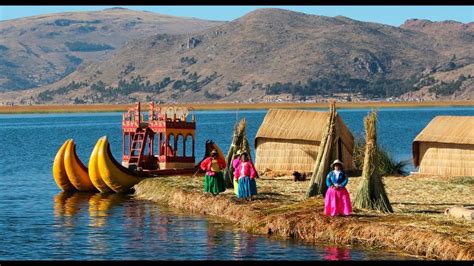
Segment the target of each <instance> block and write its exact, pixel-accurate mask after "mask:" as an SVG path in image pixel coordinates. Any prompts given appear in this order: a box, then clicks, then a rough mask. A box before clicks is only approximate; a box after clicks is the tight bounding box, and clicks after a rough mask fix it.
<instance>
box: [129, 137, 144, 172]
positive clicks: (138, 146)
mask: <svg viewBox="0 0 474 266" xmlns="http://www.w3.org/2000/svg"><path fill="white" fill-rule="evenodd" d="M145 137H146V131H137V132H136V133H135V135H134V136H133V139H132V146H131V148H130V153H129V154H130V159H129V160H128V162H129V163H136V165H137V166H140V165H141V159H142V156H143V151H144V150H145ZM135 152H137V154H135Z"/></svg>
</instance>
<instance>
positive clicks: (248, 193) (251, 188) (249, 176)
mask: <svg viewBox="0 0 474 266" xmlns="http://www.w3.org/2000/svg"><path fill="white" fill-rule="evenodd" d="M240 160H241V163H240V164H239V165H238V166H237V168H236V169H235V172H234V179H235V180H238V191H237V198H246V199H247V200H249V201H250V200H252V196H253V195H256V194H257V182H256V181H255V177H256V176H257V171H255V167H254V166H253V164H252V162H250V161H249V156H248V154H247V152H242V155H240Z"/></svg>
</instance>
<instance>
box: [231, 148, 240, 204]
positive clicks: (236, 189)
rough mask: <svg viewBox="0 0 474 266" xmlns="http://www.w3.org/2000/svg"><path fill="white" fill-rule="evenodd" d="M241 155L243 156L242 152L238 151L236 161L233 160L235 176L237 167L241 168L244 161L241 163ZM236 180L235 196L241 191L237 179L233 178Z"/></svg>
mask: <svg viewBox="0 0 474 266" xmlns="http://www.w3.org/2000/svg"><path fill="white" fill-rule="evenodd" d="M240 155H242V150H238V151H237V153H236V154H235V155H234V160H232V170H233V171H234V175H235V169H237V167H239V165H240V163H241V162H242V161H240ZM233 180H234V193H235V195H237V193H238V191H239V189H238V186H239V183H238V182H237V180H236V179H235V178H233Z"/></svg>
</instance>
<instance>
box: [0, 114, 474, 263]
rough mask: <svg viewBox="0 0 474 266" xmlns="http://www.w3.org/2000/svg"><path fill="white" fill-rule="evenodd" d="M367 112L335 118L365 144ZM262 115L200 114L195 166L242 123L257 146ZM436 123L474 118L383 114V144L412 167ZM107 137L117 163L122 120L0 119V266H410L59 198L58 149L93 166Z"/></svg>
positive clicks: (134, 204) (82, 197) (146, 206)
mask: <svg viewBox="0 0 474 266" xmlns="http://www.w3.org/2000/svg"><path fill="white" fill-rule="evenodd" d="M368 111H369V110H368V109H352V110H343V109H341V110H339V113H340V114H341V116H342V117H343V119H344V121H345V122H346V124H347V125H348V127H349V128H350V129H351V131H352V132H353V133H354V135H358V134H360V135H362V134H363V122H362V119H363V117H364V116H365V115H367V113H368ZM265 113H266V111H265V110H256V111H239V112H237V111H209V112H207V111H201V112H197V113H196V120H197V142H196V143H197V146H196V155H197V156H196V157H197V159H201V156H202V154H203V152H204V142H205V140H206V139H213V140H214V141H216V142H217V143H218V144H219V146H220V147H221V148H222V149H223V150H224V151H226V150H227V149H228V147H229V146H230V141H231V137H232V128H233V125H234V123H235V122H236V119H237V118H238V119H240V118H242V117H245V118H246V119H247V123H248V129H247V132H248V137H249V139H254V137H255V134H256V132H257V130H258V127H259V126H260V124H261V122H262V121H263V118H264V116H265ZM437 115H474V107H460V108H454V107H453V108H416V109H389V108H386V109H381V110H379V123H378V132H379V137H378V141H379V143H380V144H381V145H382V146H384V147H386V148H387V149H388V150H390V151H391V152H392V153H393V155H394V156H395V158H397V159H399V160H402V159H411V141H412V140H413V139H414V137H415V136H416V135H417V134H418V133H419V132H420V131H421V129H422V128H423V127H425V126H426V125H427V123H428V122H429V121H430V120H431V119H432V118H433V117H435V116H437ZM104 135H107V136H108V137H109V140H110V143H111V149H112V152H113V154H114V156H115V157H116V158H117V159H120V158H121V144H122V139H121V113H97V114H91V113H88V114H34V115H0V143H1V144H2V145H1V149H0V191H2V192H1V193H0V235H1V236H2V240H3V241H2V245H0V260H23V259H27V260H30V259H48V260H65V259H70V260H102V259H111V260H113V259H120V260H122V259H140V260H183V259H184V260H209V259H210V260H240V259H242V260H252V259H258V260H331V259H342V260H345V259H347V260H367V259H388V260H392V259H395V260H399V259H413V258H411V257H406V256H402V255H400V254H395V253H388V252H380V251H375V250H368V249H361V248H356V247H345V248H341V247H331V246H324V245H319V246H312V245H307V244H304V243H301V242H296V241H283V240H276V239H271V238H267V237H265V236H254V235H250V234H247V233H245V232H241V231H240V230H238V229H236V228H234V227H233V226H232V225H229V224H226V223H223V222H221V221H219V220H215V219H210V218H207V217H203V216H199V215H190V214H185V213H182V212H180V211H178V210H175V209H169V208H166V207H164V206H158V205H156V204H154V203H149V202H144V201H136V200H133V199H131V198H130V197H129V196H127V195H119V194H105V195H101V194H91V193H63V192H60V190H59V188H57V186H56V184H55V183H54V180H53V177H52V175H51V167H52V163H53V159H54V156H55V154H56V152H57V150H58V148H59V147H60V146H61V145H62V143H63V142H64V141H65V140H66V139H68V138H73V139H74V141H75V142H76V145H77V153H78V155H79V157H80V158H81V159H82V161H83V162H84V163H85V164H86V165H87V162H88V160H89V156H90V152H91V151H92V148H93V146H94V144H95V143H96V141H97V139H98V138H100V137H101V136H104ZM411 169H412V166H410V169H409V170H411Z"/></svg>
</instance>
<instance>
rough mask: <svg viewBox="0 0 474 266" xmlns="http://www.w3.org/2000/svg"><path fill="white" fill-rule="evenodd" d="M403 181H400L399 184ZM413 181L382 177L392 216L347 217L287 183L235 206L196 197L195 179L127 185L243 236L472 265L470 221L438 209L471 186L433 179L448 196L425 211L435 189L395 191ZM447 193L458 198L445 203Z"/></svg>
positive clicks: (264, 188) (265, 183)
mask: <svg viewBox="0 0 474 266" xmlns="http://www.w3.org/2000/svg"><path fill="white" fill-rule="evenodd" d="M407 178H408V179H409V180H408V181H407V180H404V179H407ZM420 178H423V177H391V178H386V180H385V183H386V184H387V191H388V195H389V197H390V199H391V201H392V204H393V206H394V210H395V213H393V214H382V213H377V212H371V211H364V210H357V209H354V213H353V214H352V215H351V216H348V217H327V216H325V215H323V208H324V199H323V198H322V197H320V196H318V197H314V198H310V199H308V200H304V199H303V196H304V191H305V190H306V189H307V186H308V181H305V182H293V181H292V180H291V178H290V177H282V178H268V177H261V178H259V179H258V180H257V186H258V192H259V194H258V195H257V197H256V198H255V199H254V200H252V201H251V202H247V201H239V200H237V199H236V198H235V195H234V194H233V190H232V189H227V190H226V191H225V192H224V193H221V194H219V195H218V196H212V195H207V194H204V193H203V192H202V184H203V181H202V179H203V178H202V176H198V177H186V176H174V177H159V178H151V179H145V180H144V181H142V182H140V183H139V184H137V185H135V187H134V188H135V194H134V197H135V198H136V199H140V200H150V201H154V202H157V203H160V204H165V205H168V206H171V207H175V208H178V209H181V210H184V211H189V212H191V213H199V214H203V215H210V216H213V217H218V218H222V219H224V220H226V221H228V222H232V223H234V224H236V225H238V226H240V227H241V228H242V229H243V230H245V231H247V232H249V233H255V234H267V235H272V236H273V237H280V238H294V239H298V240H302V241H306V242H310V243H315V242H325V243H330V244H336V245H362V246H365V247H372V248H377V249H381V250H387V251H395V252H400V253H403V254H407V255H412V256H420V257H423V258H425V259H436V260H473V259H474V239H473V238H474V237H473V236H474V231H473V229H472V222H471V221H467V220H466V221H464V220H459V219H454V218H449V217H447V216H444V215H443V213H442V209H443V208H445V207H446V206H450V204H453V202H454V203H457V204H462V203H464V204H465V202H470V203H473V202H471V201H472V200H473V199H472V197H473V196H471V195H469V194H466V193H465V192H461V193H460V192H459V191H465V190H468V191H472V190H470V189H472V188H473V187H474V184H473V183H474V182H472V180H471V179H470V180H468V181H465V180H464V179H452V180H443V179H441V180H438V181H436V182H438V183H435V185H436V187H437V188H436V189H438V186H439V189H440V191H443V190H448V194H449V196H447V197H446V198H444V197H443V198H442V199H441V200H440V199H438V200H437V202H440V204H439V203H438V204H431V205H430V202H431V203H432V202H433V201H432V200H433V197H434V194H436V193H437V192H438V191H437V190H431V191H425V192H424V193H426V194H423V195H413V193H412V192H413V191H411V190H415V189H419V187H418V188H415V187H410V186H408V188H407V187H406V186H405V188H404V189H400V187H401V186H404V185H406V183H405V182H402V181H406V182H407V183H408V182H413V181H414V180H418V181H419V179H420ZM359 179H360V178H359ZM411 179H413V180H411ZM359 182H360V180H358V178H351V179H350V183H352V184H351V186H349V185H348V190H349V192H350V193H351V195H355V189H356V188H357V187H358V184H359ZM459 182H461V183H463V182H466V184H464V183H463V188H462V190H460V188H459V187H458V183H459ZM418 184H419V182H418ZM417 186H418V185H417ZM422 189H423V188H422ZM400 190H401V191H400ZM425 190H426V189H425ZM397 191H398V192H397ZM452 195H458V196H457V197H456V199H453V198H452ZM466 195H467V197H468V198H467V199H466ZM420 200H421V201H420ZM415 205H416V206H415Z"/></svg>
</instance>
